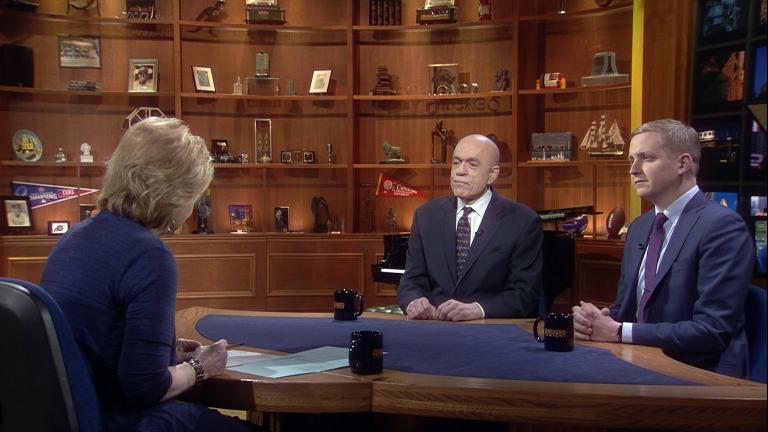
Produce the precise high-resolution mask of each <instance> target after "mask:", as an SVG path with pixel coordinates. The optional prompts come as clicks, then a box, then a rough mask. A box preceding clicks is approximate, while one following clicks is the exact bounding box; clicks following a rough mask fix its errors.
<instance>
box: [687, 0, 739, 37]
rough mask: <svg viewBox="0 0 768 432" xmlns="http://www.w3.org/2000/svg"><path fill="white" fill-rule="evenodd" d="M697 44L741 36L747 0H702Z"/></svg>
mask: <svg viewBox="0 0 768 432" xmlns="http://www.w3.org/2000/svg"><path fill="white" fill-rule="evenodd" d="M700 7H701V8H700V12H701V15H700V16H699V28H700V32H699V45H702V44H708V43H713V42H721V41H723V40H731V39H737V38H739V37H743V36H744V35H745V34H746V30H747V20H748V17H749V0H704V1H702V2H701V3H700Z"/></svg>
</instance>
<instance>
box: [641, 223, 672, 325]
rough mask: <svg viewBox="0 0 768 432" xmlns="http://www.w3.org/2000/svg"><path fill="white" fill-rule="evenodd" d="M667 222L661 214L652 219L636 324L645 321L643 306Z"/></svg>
mask: <svg viewBox="0 0 768 432" xmlns="http://www.w3.org/2000/svg"><path fill="white" fill-rule="evenodd" d="M667 220H668V219H667V216H666V215H665V214H664V213H663V212H659V213H657V214H656V217H655V218H654V219H653V228H652V230H651V239H650V240H649V241H648V252H647V253H646V256H645V272H644V274H643V282H644V283H645V288H644V289H643V295H642V296H640V305H639V306H638V307H637V322H639V323H641V322H644V321H645V305H646V304H647V303H648V299H649V298H650V297H651V294H652V293H653V288H654V286H653V284H654V282H655V280H656V267H657V266H658V264H659V255H660V254H661V245H662V244H664V223H665V222H666V221H667Z"/></svg>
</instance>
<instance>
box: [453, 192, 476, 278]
mask: <svg viewBox="0 0 768 432" xmlns="http://www.w3.org/2000/svg"><path fill="white" fill-rule="evenodd" d="M472 211H473V210H472V207H464V214H463V215H461V217H460V218H459V223H458V224H457V225H456V277H459V276H461V271H462V269H463V268H464V263H465V262H467V254H469V242H470V240H471V238H472V232H471V228H470V226H469V214H470V213H472Z"/></svg>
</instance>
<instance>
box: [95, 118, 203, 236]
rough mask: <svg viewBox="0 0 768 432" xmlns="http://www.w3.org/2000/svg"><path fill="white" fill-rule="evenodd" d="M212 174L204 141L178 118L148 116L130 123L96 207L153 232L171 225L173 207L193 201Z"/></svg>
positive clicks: (108, 163)
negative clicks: (133, 123)
mask: <svg viewBox="0 0 768 432" xmlns="http://www.w3.org/2000/svg"><path fill="white" fill-rule="evenodd" d="M212 178H213V165H212V164H211V158H210V154H209V153H208V149H207V148H206V146H205V142H204V141H203V139H202V138H200V137H199V136H195V135H192V133H191V132H190V130H189V127H188V126H187V124H186V123H184V122H183V121H181V120H178V119H173V118H159V117H150V118H148V119H145V120H142V121H141V122H139V123H137V124H135V125H133V126H131V128H130V129H128V130H127V131H126V132H125V135H123V138H122V139H121V140H120V144H119V145H118V146H117V149H115V152H114V153H113V154H112V157H111V158H110V160H109V162H107V173H106V175H105V176H104V185H103V187H102V190H101V194H100V195H99V199H98V202H97V206H98V208H99V209H106V210H110V211H112V212H113V213H116V214H119V215H122V216H125V217H127V218H129V219H131V220H134V221H136V222H138V223H141V224H143V225H144V226H146V227H147V228H149V229H151V230H152V231H154V232H155V233H157V234H162V233H165V232H167V231H169V230H174V229H176V224H177V223H181V222H182V221H176V220H175V219H174V218H175V217H176V216H177V214H178V212H179V211H180V210H181V209H183V208H185V207H187V206H191V205H193V204H194V202H195V201H196V200H197V199H198V198H199V197H200V195H201V194H202V193H203V192H204V191H205V189H206V188H207V187H208V185H209V184H210V183H211V179H212Z"/></svg>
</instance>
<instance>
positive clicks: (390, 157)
mask: <svg viewBox="0 0 768 432" xmlns="http://www.w3.org/2000/svg"><path fill="white" fill-rule="evenodd" d="M381 147H382V149H383V150H384V155H385V156H386V159H384V160H383V161H381V163H385V164H400V163H405V159H403V157H402V155H401V153H400V147H396V146H393V145H390V144H389V141H384V144H382V145H381Z"/></svg>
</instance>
